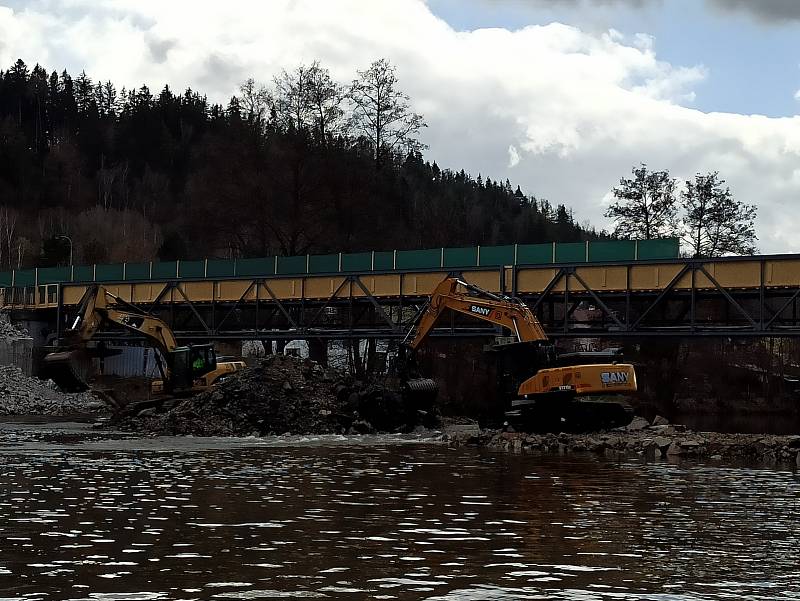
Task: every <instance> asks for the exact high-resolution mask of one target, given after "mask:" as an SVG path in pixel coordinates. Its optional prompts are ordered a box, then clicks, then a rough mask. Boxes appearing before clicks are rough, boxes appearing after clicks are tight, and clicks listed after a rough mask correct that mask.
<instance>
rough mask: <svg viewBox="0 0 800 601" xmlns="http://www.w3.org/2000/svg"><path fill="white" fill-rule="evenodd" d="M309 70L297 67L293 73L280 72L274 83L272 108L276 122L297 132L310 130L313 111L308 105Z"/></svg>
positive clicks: (301, 66) (305, 67)
mask: <svg viewBox="0 0 800 601" xmlns="http://www.w3.org/2000/svg"><path fill="white" fill-rule="evenodd" d="M311 69H312V67H308V66H306V65H299V66H297V67H295V69H294V70H293V71H286V70H285V69H284V70H283V71H281V74H280V75H279V76H277V77H276V78H275V79H274V80H273V81H274V83H275V98H274V107H275V112H276V115H277V118H278V122H279V123H280V124H281V125H283V126H284V127H287V128H288V127H291V128H294V129H295V130H297V131H300V130H303V129H311V127H312V124H313V123H314V109H313V107H312V106H311V104H310V103H309V89H310V87H311Z"/></svg>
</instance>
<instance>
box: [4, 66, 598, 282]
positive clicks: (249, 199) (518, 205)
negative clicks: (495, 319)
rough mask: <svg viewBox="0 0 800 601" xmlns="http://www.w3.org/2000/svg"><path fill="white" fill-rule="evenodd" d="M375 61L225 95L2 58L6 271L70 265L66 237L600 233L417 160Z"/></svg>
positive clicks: (243, 244)
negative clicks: (120, 81) (223, 101)
mask: <svg viewBox="0 0 800 601" xmlns="http://www.w3.org/2000/svg"><path fill="white" fill-rule="evenodd" d="M376 68H378V69H379V70H380V69H381V68H382V69H383V71H382V73H381V72H378V73H375V72H370V70H372V69H376ZM370 70H367V71H364V72H359V73H357V74H354V77H355V79H354V81H353V83H351V84H348V85H346V86H345V85H341V84H339V83H337V82H334V81H332V80H331V78H330V76H329V75H328V72H327V71H326V70H325V69H323V68H322V67H320V66H319V65H318V64H316V63H315V64H313V65H311V66H310V67H306V66H301V67H298V68H296V69H294V70H293V71H290V72H284V73H283V74H282V75H281V76H280V77H278V78H276V79H275V80H274V81H272V82H270V84H269V85H268V86H267V87H262V86H259V85H257V84H256V83H255V82H253V81H252V80H250V81H248V82H246V83H244V84H243V86H242V88H241V93H240V94H238V95H237V96H235V97H233V98H231V99H230V101H229V102H228V103H227V105H226V106H222V105H219V104H212V103H209V101H208V100H207V99H206V97H205V96H204V95H203V94H202V92H199V91H194V90H190V89H189V90H186V91H185V92H183V93H174V92H173V91H172V90H171V89H170V88H169V87H165V88H164V89H163V90H161V91H160V92H157V93H154V92H151V91H150V90H149V89H148V88H147V87H144V86H142V87H140V88H138V89H125V88H119V89H118V88H117V87H116V86H115V85H114V84H113V83H111V82H95V81H93V80H92V79H91V78H90V77H89V76H88V75H87V74H85V73H81V74H80V75H78V76H77V77H74V78H73V77H71V76H70V75H69V74H68V73H67V72H66V71H64V72H62V73H60V74H59V73H57V72H55V71H53V72H52V73H49V74H48V72H47V71H46V70H45V69H44V68H42V67H41V66H39V65H36V66H35V67H33V68H29V67H28V66H26V64H25V63H24V62H23V61H21V60H20V61H17V62H16V63H15V64H14V65H13V66H11V67H10V68H9V69H8V70H6V71H0V268H7V267H8V266H13V267H19V266H22V267H26V266H33V265H39V266H49V265H56V264H66V263H67V262H68V260H69V241H68V240H67V238H64V236H67V237H68V238H69V239H70V240H71V241H72V242H73V246H74V248H73V250H74V261H75V263H94V262H98V263H101V262H117V261H124V260H127V261H139V260H151V259H157V258H161V259H183V258H187V259H188V258H200V257H215V256H216V257H232V256H240V257H246V256H266V255H271V254H284V255H292V254H304V253H307V252H311V253H317V252H328V251H346V252H350V251H358V250H369V249H374V250H382V249H391V248H422V247H436V246H442V245H444V246H459V245H475V244H482V245H487V244H505V243H514V242H518V243H528V242H543V241H551V240H558V241H575V240H582V239H588V238H594V237H596V236H597V235H596V233H595V232H593V231H586V230H584V229H582V228H581V227H579V226H578V225H576V223H575V222H574V220H573V217H572V214H571V212H570V211H569V210H568V209H567V208H565V207H564V206H563V205H558V206H557V207H555V208H554V207H552V206H551V205H550V204H549V203H548V202H547V201H544V200H537V199H536V198H534V197H532V196H527V195H526V194H524V193H523V192H522V191H521V190H520V189H519V188H518V187H517V188H515V187H514V186H512V184H511V183H510V182H508V181H505V182H499V181H493V180H492V179H490V177H485V179H484V178H482V177H481V176H477V177H472V176H471V175H469V174H466V173H464V171H451V170H448V169H440V168H439V167H438V166H437V165H436V163H435V162H430V161H429V160H426V159H425V158H424V157H423V155H422V151H423V150H424V148H423V147H422V146H421V145H420V144H419V143H418V141H417V137H416V136H415V135H414V134H415V133H416V132H417V131H418V130H419V129H420V128H421V127H423V126H424V123H423V122H422V116H421V115H416V114H414V113H413V112H411V110H410V102H409V99H408V98H407V97H405V96H404V95H403V94H402V93H401V92H400V91H399V89H398V88H399V83H398V82H397V81H396V80H395V79H394V71H393V69H392V68H391V65H389V63H388V62H387V61H376V63H373V65H372V66H371V67H370ZM381 75H382V76H384V77H387V78H388V79H385V80H384V81H383V84H386V85H388V86H389V89H390V92H392V93H394V94H395V95H394V96H391V95H390V96H388V99H389V100H390V101H393V102H395V104H396V106H395V108H396V109H398V110H401V109H402V110H403V111H404V114H403V115H400V117H402V119H398V120H396V122H395V125H396V126H397V127H398V129H396V130H392V129H391V128H389V129H387V130H385V131H381V130H380V128H379V129H378V130H377V132H375V133H377V135H371V133H370V130H369V127H370V124H372V126H374V121H370V118H373V119H374V117H375V115H374V114H372V113H370V112H369V107H366V108H365V107H364V106H360V105H359V104H358V97H357V95H356V93H357V92H358V86H359V85H361V86H368V85H369V84H370V80H369V78H370V77H373V76H376V77H380V76H381ZM376 82H377V83H378V84H379V85H380V84H381V82H380V81H377V80H376V81H374V82H372V83H376ZM365 89H366V88H362V91H364V90H365ZM367 91H368V90H367ZM362 98H364V97H363V96H362ZM391 115H394V116H397V114H396V113H391ZM402 127H405V128H406V129H405V131H403V130H402ZM373 129H374V127H373ZM393 134H394V137H392V135H393Z"/></svg>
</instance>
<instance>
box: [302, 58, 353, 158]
mask: <svg viewBox="0 0 800 601" xmlns="http://www.w3.org/2000/svg"><path fill="white" fill-rule="evenodd" d="M306 98H307V102H308V104H309V106H311V107H312V109H313V112H314V130H315V132H316V133H317V134H318V135H319V139H320V140H321V141H322V142H323V143H324V142H325V140H326V139H327V137H328V135H330V134H333V133H335V132H336V130H337V129H338V127H339V126H340V125H341V121H342V116H343V115H344V111H343V110H342V108H341V105H342V100H343V98H344V92H343V90H342V86H341V85H339V84H338V83H336V82H335V81H333V79H331V74H330V72H329V71H328V70H327V69H325V68H323V67H321V66H320V64H319V61H314V62H313V63H311V67H309V69H308V85H307V92H306Z"/></svg>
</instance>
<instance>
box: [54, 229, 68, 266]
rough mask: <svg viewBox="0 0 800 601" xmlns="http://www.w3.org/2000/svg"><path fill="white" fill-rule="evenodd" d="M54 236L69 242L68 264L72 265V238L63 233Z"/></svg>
mask: <svg viewBox="0 0 800 601" xmlns="http://www.w3.org/2000/svg"><path fill="white" fill-rule="evenodd" d="M56 238H57V239H60V240H66V241H67V242H69V266H70V267H72V238H70V237H69V236H67V235H65V234H59V235H58V236H56Z"/></svg>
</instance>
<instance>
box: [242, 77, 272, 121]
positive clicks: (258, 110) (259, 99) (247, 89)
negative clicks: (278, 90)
mask: <svg viewBox="0 0 800 601" xmlns="http://www.w3.org/2000/svg"><path fill="white" fill-rule="evenodd" d="M239 93H240V95H241V96H240V102H241V106H242V109H243V110H244V112H245V115H246V117H247V119H248V120H249V121H251V122H252V123H256V124H263V123H264V122H265V121H266V118H267V112H268V111H269V107H270V105H271V104H272V97H271V96H270V94H269V91H268V90H267V88H266V87H264V86H263V85H259V84H257V83H256V81H255V80H254V79H253V78H252V77H251V78H249V79H248V80H247V81H245V82H244V83H243V84H242V85H240V86H239Z"/></svg>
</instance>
